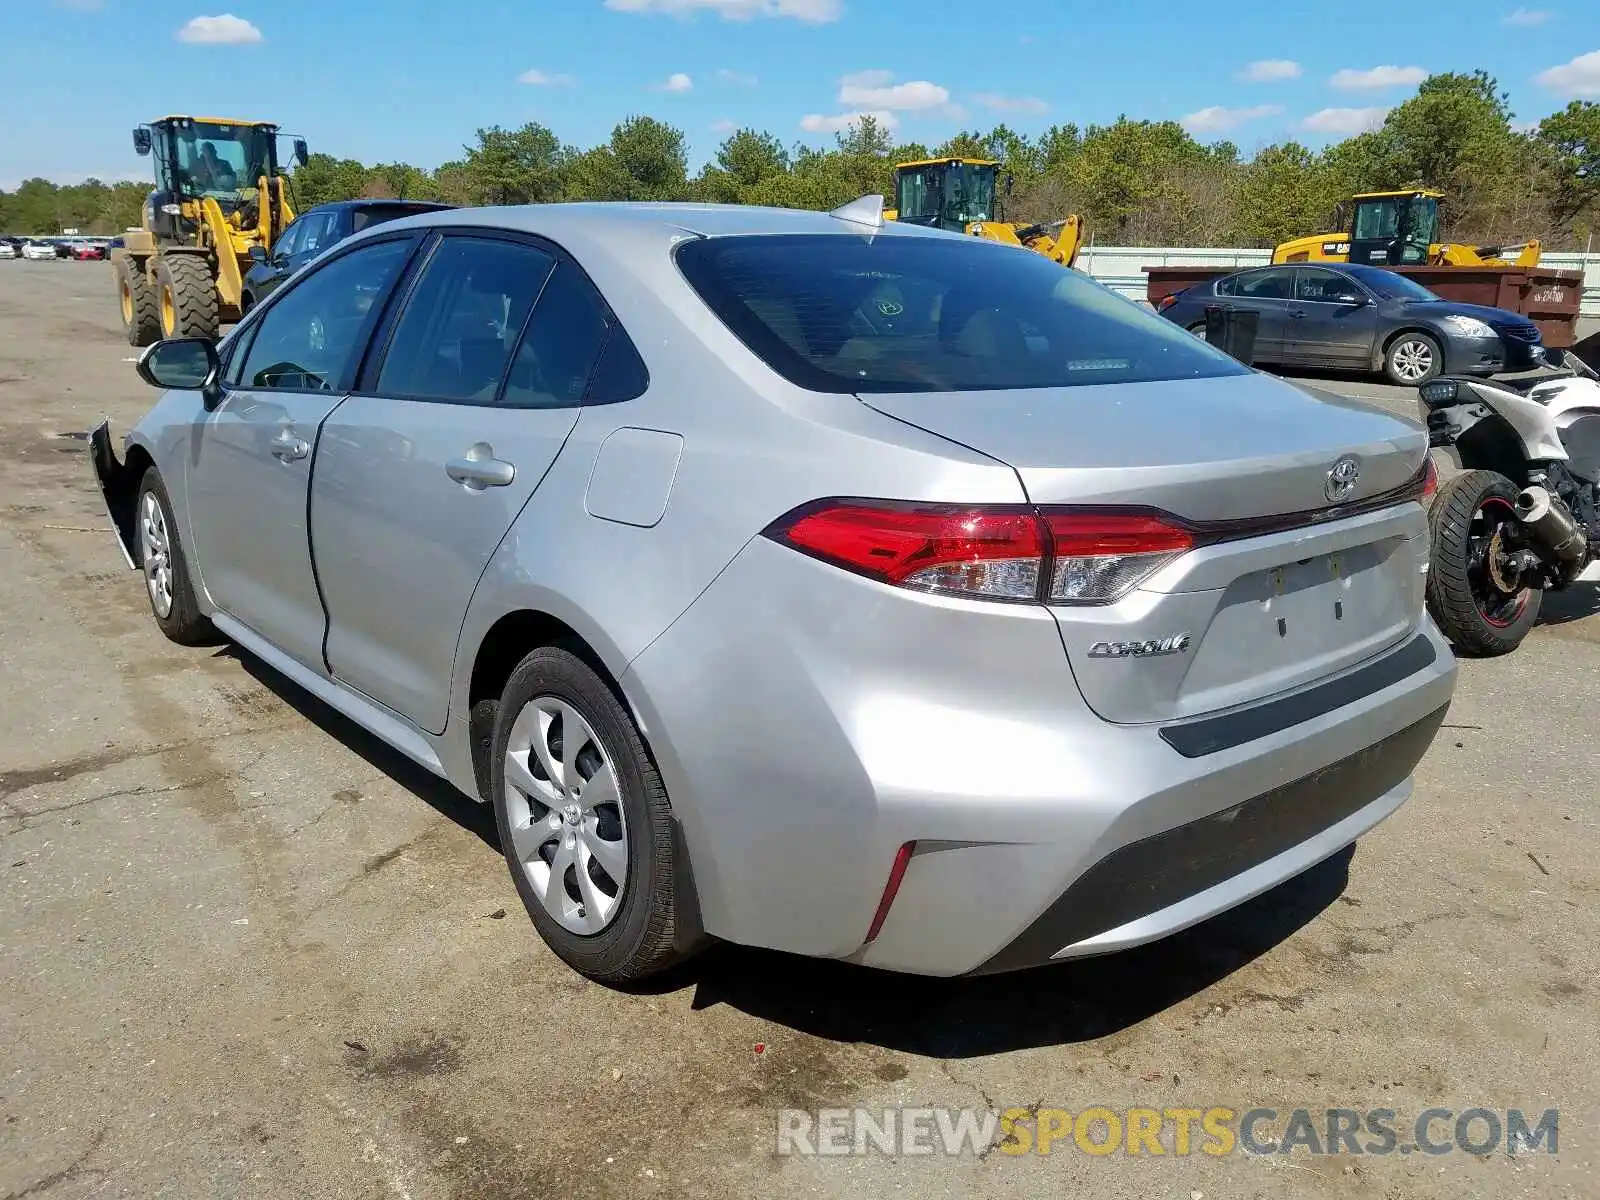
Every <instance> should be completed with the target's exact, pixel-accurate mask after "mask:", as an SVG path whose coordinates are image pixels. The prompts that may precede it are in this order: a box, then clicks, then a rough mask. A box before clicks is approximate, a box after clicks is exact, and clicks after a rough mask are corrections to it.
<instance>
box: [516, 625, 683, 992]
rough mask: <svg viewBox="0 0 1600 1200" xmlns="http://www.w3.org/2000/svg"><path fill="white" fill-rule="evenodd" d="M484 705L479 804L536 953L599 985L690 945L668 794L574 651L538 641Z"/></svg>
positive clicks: (618, 706) (605, 690)
mask: <svg viewBox="0 0 1600 1200" xmlns="http://www.w3.org/2000/svg"><path fill="white" fill-rule="evenodd" d="M495 708H496V712H495V714H494V717H493V721H494V734H493V737H492V738H491V739H490V741H489V746H488V768H489V769H488V776H489V779H488V783H489V794H488V796H487V797H486V798H487V799H489V800H490V801H491V802H492V803H493V804H494V815H495V824H496V826H497V827H498V829H499V831H500V847H501V850H502V851H503V852H504V854H505V856H506V865H507V866H509V867H510V868H511V879H512V882H513V883H514V884H515V885H516V888H517V895H518V896H519V897H520V898H521V899H522V903H523V906H524V907H525V908H526V909H527V910H528V915H529V916H530V917H531V918H532V919H533V924H534V927H535V928H537V929H538V931H539V935H540V936H541V937H542V938H544V940H545V943H546V945H548V946H549V947H550V948H551V949H552V950H554V951H555V952H556V953H557V954H558V955H560V956H561V958H562V959H563V960H564V961H565V962H566V963H567V964H568V965H569V966H571V967H573V968H574V969H576V970H578V971H580V972H582V973H583V974H584V975H587V976H588V977H589V978H590V979H594V980H598V981H599V982H601V983H608V984H620V983H627V982H630V981H633V980H638V979H643V978H644V977H645V976H647V975H652V974H655V973H656V972H658V971H660V970H662V969H663V968H665V967H666V966H668V965H670V964H671V963H673V962H676V961H677V960H678V959H679V958H681V957H683V955H684V954H685V953H687V952H689V951H690V950H692V949H694V948H695V947H696V945H697V943H698V941H699V935H698V933H697V932H696V930H697V921H695V920H694V919H692V915H691V914H692V911H693V905H692V904H691V903H689V901H690V899H691V897H692V894H693V893H692V889H691V888H689V887H688V886H687V876H688V868H687V865H686V861H685V858H684V853H683V850H682V848H681V846H680V843H679V840H678V837H677V835H676V833H675V832H674V828H673V820H672V807H671V805H670V804H669V803H668V801H667V790H666V788H665V786H663V784H662V782H661V775H660V773H659V772H658V771H657V770H656V765H655V762H654V761H653V760H652V759H651V756H650V752H649V750H647V749H646V748H645V744H644V739H643V738H642V737H641V736H640V734H639V728H638V726H637V725H635V724H634V721H633V717H632V716H631V715H630V714H629V712H628V710H627V708H625V707H624V706H623V704H622V703H621V701H620V700H619V698H618V693H617V692H616V691H615V690H614V689H613V687H612V685H610V684H609V683H607V682H606V681H605V680H604V679H602V678H601V677H600V675H599V674H598V673H597V672H596V671H595V669H594V668H593V667H591V666H590V665H589V663H587V662H585V661H584V660H583V659H582V658H580V657H579V656H578V655H576V654H574V653H572V651H570V650H568V649H566V648H564V647H561V646H541V647H539V648H538V649H536V650H533V651H531V652H529V654H528V655H527V656H526V657H525V658H523V660H522V661H521V662H520V663H519V664H517V669H516V670H514V671H513V672H511V678H510V679H508V680H507V681H506V685H505V688H504V689H503V690H502V691H501V693H500V697H499V700H498V701H497V702H496V703H495Z"/></svg>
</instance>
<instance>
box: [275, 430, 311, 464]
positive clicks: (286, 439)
mask: <svg viewBox="0 0 1600 1200" xmlns="http://www.w3.org/2000/svg"><path fill="white" fill-rule="evenodd" d="M310 453H311V443H310V442H308V441H306V440H305V438H301V437H296V436H295V435H294V431H293V430H291V429H283V430H279V432H278V436H277V437H275V438H273V439H272V457H274V458H279V459H282V460H283V461H285V462H288V461H289V460H290V459H295V458H304V457H305V456H306V455H308V454H310Z"/></svg>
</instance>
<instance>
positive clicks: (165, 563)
mask: <svg viewBox="0 0 1600 1200" xmlns="http://www.w3.org/2000/svg"><path fill="white" fill-rule="evenodd" d="M139 507H140V512H139V555H140V561H141V562H142V563H143V564H144V584H145V587H146V588H147V589H148V590H149V592H150V607H151V609H152V610H154V612H155V614H156V616H157V617H169V616H171V615H172V542H171V540H170V539H169V538H168V536H167V518H166V516H165V515H164V514H163V513H162V511H161V501H159V500H158V499H156V494H155V493H154V492H146V493H145V494H144V498H143V500H142V502H141V503H140V506H139Z"/></svg>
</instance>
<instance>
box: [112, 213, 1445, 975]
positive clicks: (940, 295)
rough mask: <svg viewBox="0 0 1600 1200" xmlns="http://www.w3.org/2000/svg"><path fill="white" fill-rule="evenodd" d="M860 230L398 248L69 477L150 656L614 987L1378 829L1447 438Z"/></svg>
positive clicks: (972, 248) (1149, 897)
mask: <svg viewBox="0 0 1600 1200" xmlns="http://www.w3.org/2000/svg"><path fill="white" fill-rule="evenodd" d="M879 207H880V206H879V205H876V204H873V203H870V202H867V203H863V202H857V204H855V205H851V206H846V208H845V209H841V210H839V211H838V212H837V213H834V214H826V213H801V212H788V211H777V210H767V209H748V208H738V207H718V206H704V207H701V206H687V205H551V206H544V207H533V208H506V209H476V210H464V211H459V210H458V211H447V212H440V213H436V214H429V215H425V216H421V217H414V218H407V219H405V220H402V221H398V222H395V223H393V224H387V225H383V226H381V227H378V228H377V229H375V230H372V231H370V232H369V233H366V234H362V235H358V236H356V237H354V238H352V239H350V240H349V241H346V242H344V243H341V244H340V245H339V246H338V247H336V248H334V249H333V250H331V251H329V252H327V253H326V254H325V255H324V256H323V257H322V258H320V259H319V260H317V261H316V262H314V263H313V264H311V265H310V266H308V267H307V268H305V269H303V270H302V271H301V272H300V273H298V274H297V275H296V276H295V277H294V279H292V280H291V281H290V282H289V283H287V284H286V285H285V286H284V287H282V288H281V289H280V290H279V291H278V292H277V293H276V294H275V295H274V296H273V297H272V298H271V299H270V300H269V301H268V302H266V303H264V304H263V305H262V306H261V307H259V308H258V309H256V310H255V311H253V312H252V313H251V314H250V315H249V317H248V318H247V319H246V320H245V321H244V322H243V323H242V324H241V325H240V326H239V327H238V328H237V329H235V330H233V331H232V332H231V333H230V334H229V335H228V336H227V337H225V338H223V339H222V341H221V342H220V343H219V344H215V345H213V344H211V343H207V342H201V341H193V340H175V341H167V342H162V343H159V344H157V345H155V346H153V347H151V348H150V349H149V350H148V351H147V352H146V353H145V356H144V358H143V359H142V361H141V363H140V367H139V370H140V373H141V375H142V376H143V377H144V378H145V380H146V381H147V382H149V383H152V384H154V385H156V386H158V387H161V388H163V389H165V391H164V394H163V395H162V397H161V399H160V400H159V401H158V402H157V403H156V405H155V407H154V408H152V409H151V410H150V412H149V413H148V414H147V415H146V416H145V417H144V418H143V419H142V420H141V421H139V422H138V424H137V425H136V426H135V427H134V428H133V429H132V431H131V432H130V433H129V434H128V435H127V437H126V441H125V445H124V447H123V450H122V453H121V455H120V457H119V456H118V455H117V453H116V452H115V451H114V450H113V449H112V446H111V443H110V439H109V436H108V433H107V430H106V427H105V425H104V424H102V425H101V427H100V428H99V429H98V430H96V431H95V434H94V438H93V445H92V449H93V458H94V462H95V467H96V471H97V474H98V475H99V477H100V481H101V485H102V488H103V490H104V493H105V496H106V500H107V504H108V508H109V510H110V513H111V516H112V518H113V522H114V524H115V526H116V528H117V530H118V532H119V536H120V538H121V540H122V543H123V547H124V550H125V553H126V555H127V558H128V561H129V565H130V566H133V567H137V568H140V569H142V571H143V577H144V581H145V584H146V586H147V590H148V594H149V599H150V603H151V606H152V608H153V610H154V613H155V619H156V622H157V623H158V624H159V625H160V627H161V629H162V631H163V632H164V633H166V635H167V636H168V637H170V638H172V639H174V640H176V641H178V642H181V643H185V644H188V643H195V642H200V641H203V640H206V639H208V638H211V637H216V636H221V637H223V638H226V639H229V640H231V641H232V642H234V643H236V644H237V645H238V646H239V647H241V648H243V649H244V650H247V651H249V652H250V653H252V654H254V655H256V656H258V657H259V658H260V659H261V660H263V661H264V662H266V663H267V664H269V665H270V666H272V667H274V668H276V669H277V670H278V671H280V672H282V673H283V674H284V675H286V676H287V677H289V678H290V679H291V680H293V681H294V682H295V683H297V684H298V685H300V686H301V687H303V688H305V689H306V690H307V691H309V692H311V693H313V694H314V695H316V696H318V697H320V698H321V699H322V700H324V701H325V702H326V703H328V704H329V705H331V706H332V707H333V708H335V709H337V710H339V711H340V712H342V713H344V714H346V715H347V716H349V717H350V718H352V719H353V720H355V721H356V722H357V723H359V724H361V725H362V726H364V727H366V728H367V729H369V730H371V731H372V732H373V733H375V734H376V735H377V736H378V737H380V738H382V739H383V740H384V741H386V742H388V743H389V744H391V745H392V746H394V747H396V748H397V749H398V750H400V751H402V752H403V753H405V754H407V755H409V756H410V757H411V758H413V759H415V760H416V761H417V762H419V763H421V764H422V765H423V766H425V767H427V768H428V769H429V770H431V771H434V772H436V773H437V774H439V775H441V776H443V777H444V778H445V779H448V780H449V781H451V782H452V783H454V784H455V785H456V786H457V787H459V788H460V789H461V790H463V791H464V792H467V793H469V794H472V795H475V796H478V797H481V798H482V799H484V800H485V801H486V802H488V803H490V804H492V805H493V806H494V811H495V815H496V818H497V820H498V822H499V829H500V835H501V844H502V846H503V847H504V850H505V855H506V859H507V862H508V863H509V865H510V868H511V873H512V877H513V879H514V880H515V882H516V887H517V890H518V892H519V893H520V895H521V897H522V900H523V902H524V904H525V905H526V906H527V909H528V912H529V913H530V914H531V916H532V920H533V923H534V925H535V926H536V927H537V928H538V930H539V932H540V934H541V935H543V937H544V939H545V940H546V941H547V942H548V943H549V945H550V946H551V948H552V949H553V950H554V951H555V952H556V953H557V954H559V955H560V956H561V957H562V958H563V959H564V960H566V961H567V962H568V963H569V964H571V965H572V966H573V967H574V968H576V969H577V970H578V971H580V972H582V973H584V974H586V975H588V976H590V977H592V978H595V979H598V980H602V981H607V982H621V981H626V980H630V979H637V978H639V977H642V976H644V975H647V974H649V973H651V972H654V971H657V970H659V969H661V968H662V967H664V966H666V965H667V964H669V963H670V962H672V961H674V960H676V959H678V958H680V957H682V956H683V955H685V954H686V953H689V952H691V951H692V950H693V949H695V948H696V947H698V946H700V945H701V944H703V943H704V942H705V941H706V940H708V939H712V938H719V939H725V940H728V941H732V942H736V943H742V944H746V945H753V946H766V947H775V948H778V949H782V950H787V951H793V952H797V953H800V954H806V955H816V956H823V957H830V958H840V959H848V960H852V961H855V962H860V963H865V964H869V965H871V966H875V967H884V968H889V969H893V970H898V971H910V972H920V973H925V974H931V975H957V974H963V973H973V972H988V971H1001V970H1007V969H1012V968H1017V967H1024V966H1030V965H1033V964H1039V963H1045V962H1049V961H1050V960H1053V959H1054V960H1060V959H1067V958H1073V957H1077V956H1081V955H1087V954H1095V953H1101V952H1105V951H1111V950H1116V949H1119V948H1121V947H1125V946H1131V945H1134V944H1137V943H1141V942H1147V941H1150V940H1152V939H1156V938H1159V937H1162V936H1163V935H1166V934H1169V933H1172V932H1174V931H1176V930H1180V929H1184V928H1186V927H1189V926H1192V925H1194V924H1196V923H1197V922H1199V921H1201V920H1203V919H1204V918H1205V917H1207V916H1209V915H1211V914H1213V913H1216V912H1219V911H1221V910H1223V909H1226V908H1228V907H1230V906H1232V905H1235V904H1238V903H1239V902H1241V901H1243V900H1245V899H1246V898H1248V897H1250V896H1253V895H1255V894H1257V893H1260V892H1261V891H1263V890H1265V889H1267V888H1269V887H1271V886H1272V885H1274V884H1276V883H1278V882H1279V881H1281V880H1284V879H1287V878H1289V877H1290V876H1293V875H1295V874H1296V873H1298V872H1301V871H1303V870H1305V869H1306V868H1307V867H1309V866H1310V865H1312V864H1313V863H1315V862H1317V861H1318V860H1320V859H1323V858H1325V857H1327V856H1328V855H1330V854H1331V853H1333V852H1334V851H1336V850H1338V849H1339V848H1341V847H1343V846H1345V845H1347V844H1348V843H1350V842H1351V841H1353V840H1354V839H1355V838H1357V837H1358V836H1359V835H1361V834H1363V833H1365V832H1366V831H1367V830H1368V829H1370V828H1372V827H1373V826H1374V825H1376V824H1377V823H1378V822H1379V821H1381V820H1382V819H1383V818H1384V817H1386V816H1387V815H1388V814H1390V813H1392V812H1393V811H1394V810H1395V809H1396V808H1397V807H1398V806H1399V805H1400V804H1401V803H1402V802H1403V801H1404V800H1405V798H1406V797H1407V795H1408V794H1409V793H1410V789H1411V782H1410V776H1411V773H1412V770H1413V768H1414V766H1415V764H1416V762H1417V760H1418V759H1419V758H1420V757H1421V755H1422V753H1423V752H1424V750H1425V749H1426V748H1427V746H1428V744H1429V741H1430V739H1431V738H1432V737H1433V735H1434V732H1435V730H1436V729H1437V728H1438V726H1439V724H1440V722H1441V720H1442V719H1443V715H1444V713H1445V710H1446V708H1447V706H1448V704H1449V701H1450V697H1451V691H1452V687H1453V685H1454V679H1455V667H1454V664H1453V661H1452V658H1451V655H1450V652H1449V649H1448V647H1447V645H1446V643H1445V642H1444V641H1443V640H1442V639H1441V637H1440V635H1439V634H1438V632H1437V631H1436V630H1435V629H1434V628H1433V627H1432V626H1431V625H1430V623H1429V621H1428V619H1427V617H1426V616H1425V615H1424V612H1423V582H1424V571H1425V569H1426V567H1427V561H1426V556H1427V549H1426V547H1427V534H1426V528H1425V516H1424V504H1425V502H1426V498H1427V495H1428V493H1429V491H1430V489H1431V487H1432V484H1433V475H1432V471H1431V467H1430V465H1429V460H1428V454H1427V445H1426V436H1425V434H1424V432H1423V431H1422V430H1421V429H1420V428H1419V427H1417V426H1415V425H1413V424H1410V423H1407V422H1404V421H1401V420H1398V419H1396V418H1393V417H1390V416H1387V415H1385V414H1383V413H1381V412H1379V411H1377V410H1375V409H1373V408H1370V407H1366V406H1364V405H1362V404H1359V403H1357V402H1355V401H1351V400H1347V399H1343V398H1340V397H1335V396H1331V395H1325V394H1319V393H1313V392H1311V391H1309V390H1307V389H1305V388H1302V387H1297V386H1293V385H1290V384H1287V383H1284V382H1282V381H1280V380H1278V379H1274V378H1272V377H1270V376H1267V375H1263V374H1259V373H1257V372H1255V371H1252V370H1250V369H1248V368H1247V367H1244V366H1242V365H1240V364H1239V363H1238V362H1236V361H1234V360H1233V359H1231V358H1229V357H1227V356H1225V355H1224V354H1222V353H1221V352H1220V351H1218V350H1216V349H1214V348H1213V347H1211V346H1208V345H1207V344H1205V343H1204V342H1202V341H1201V340H1199V339H1197V338H1195V337H1193V336H1192V335H1190V334H1189V333H1187V332H1186V331H1184V330H1182V329H1179V328H1177V327H1176V326H1173V325H1172V324H1171V323H1169V322H1167V321H1165V320H1163V319H1161V318H1160V317H1158V316H1156V315H1154V314H1153V313H1150V312H1149V311H1147V310H1145V309H1143V308H1141V307H1139V306H1137V305H1135V304H1133V303H1131V302H1129V301H1127V300H1124V299H1122V298H1121V297H1119V296H1117V295H1115V294H1113V293H1112V292H1110V291H1109V290H1107V289H1105V288H1103V287H1101V286H1100V285H1098V284H1096V283H1095V282H1093V281H1092V280H1090V279H1088V278H1086V277H1084V276H1083V275H1080V274H1078V273H1076V272H1074V271H1069V270H1063V269H1062V268H1061V267H1059V266H1057V265H1056V264H1054V263H1052V262H1049V261H1047V260H1046V259H1044V258H1043V257H1041V256H1039V255H1036V254H1032V253H1029V252H1026V251H1023V250H1019V249H1015V248H1012V247H1006V246H1001V245H998V244H995V243H991V242H985V241H981V240H978V239H974V238H966V237H961V236H958V235H954V234H945V233H940V232H938V231H931V230H925V229H920V228H916V227H913V226H909V225H901V224H895V223H889V224H883V223H882V222H881V221H880V220H879V219H878V209H879Z"/></svg>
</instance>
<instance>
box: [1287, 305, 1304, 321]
mask: <svg viewBox="0 0 1600 1200" xmlns="http://www.w3.org/2000/svg"><path fill="white" fill-rule="evenodd" d="M1289 315H1290V316H1291V317H1293V318H1294V319H1295V320H1296V321H1298V320H1300V318H1301V317H1303V316H1305V315H1306V310H1305V309H1303V308H1291V309H1290V310H1289Z"/></svg>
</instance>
